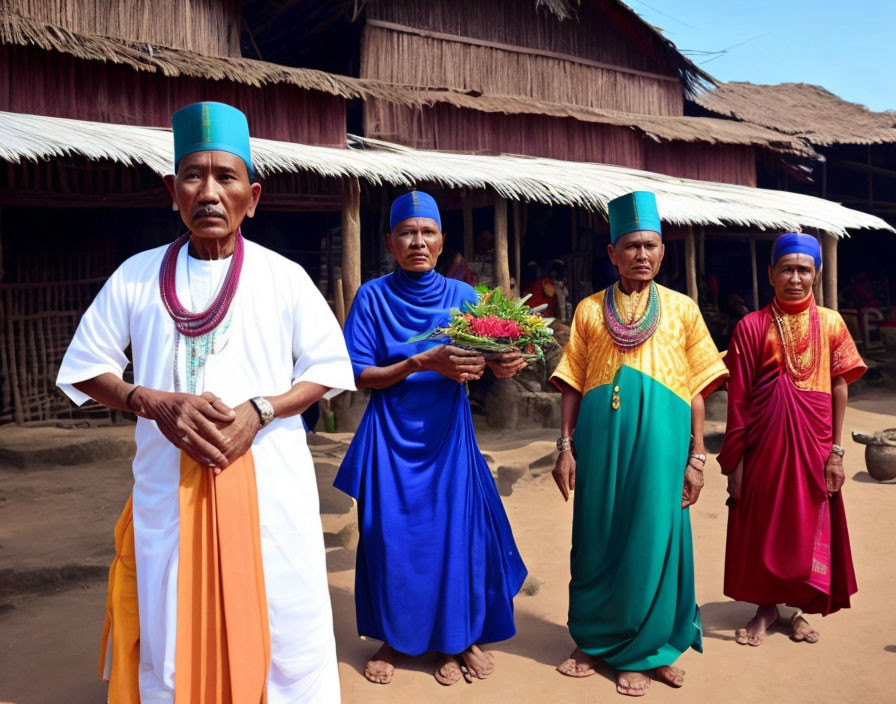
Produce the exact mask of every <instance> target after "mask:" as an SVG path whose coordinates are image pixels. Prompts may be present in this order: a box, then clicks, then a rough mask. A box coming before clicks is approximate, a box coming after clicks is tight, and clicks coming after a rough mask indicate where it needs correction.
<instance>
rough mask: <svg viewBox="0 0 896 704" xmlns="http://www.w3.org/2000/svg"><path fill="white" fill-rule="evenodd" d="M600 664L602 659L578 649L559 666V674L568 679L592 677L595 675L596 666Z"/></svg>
mask: <svg viewBox="0 0 896 704" xmlns="http://www.w3.org/2000/svg"><path fill="white" fill-rule="evenodd" d="M599 662H600V658H596V657H594V656H593V655H589V654H588V653H585V652H583V651H582V649H581V648H576V649H575V650H573V651H572V653H570V656H569V657H568V658H566V660H564V661H563V662H561V663H560V664H559V665H558V666H557V672H559V673H560V674H561V675H566V676H567V677H590V676H591V675H593V674H594V666H595V665H597V663H599Z"/></svg>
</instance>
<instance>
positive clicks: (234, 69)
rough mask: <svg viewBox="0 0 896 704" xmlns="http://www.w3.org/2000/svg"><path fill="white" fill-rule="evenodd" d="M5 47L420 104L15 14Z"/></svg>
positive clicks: (1, 20) (320, 77)
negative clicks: (42, 50)
mask: <svg viewBox="0 0 896 704" xmlns="http://www.w3.org/2000/svg"><path fill="white" fill-rule="evenodd" d="M0 43H3V44H16V45H20V46H36V47H39V48H40V49H44V50H46V51H58V52H62V53H65V54H70V55H71V56H74V57H76V58H79V59H83V60H86V61H103V62H108V63H113V64H121V65H125V66H128V67H130V68H132V69H134V70H135V71H148V72H150V73H160V74H162V75H165V76H171V77H175V76H189V77H192V78H206V79H211V80H218V81H233V82H235V83H243V84H246V85H251V86H255V87H256V88H260V87H262V86H265V85H272V84H278V83H279V84H290V85H294V86H298V87H299V88H304V89H306V90H315V91H321V92H323V93H329V94H330V95H337V96H341V97H343V98H347V99H348V98H361V99H365V98H381V99H383V100H389V101H392V102H398V103H404V104H416V100H415V98H414V97H413V96H412V95H410V94H409V93H408V92H407V91H405V90H403V89H401V88H399V87H397V86H389V85H388V84H385V83H381V82H378V81H371V80H364V79H360V78H352V77H349V76H339V75H336V74H332V73H325V72H324V71H317V70H314V69H308V68H293V67H289V66H281V65H279V64H272V63H267V62H265V61H256V60H254V59H240V58H227V57H220V56H208V55H205V54H199V53H196V52H195V51H189V50H187V49H172V48H170V47H163V46H154V45H151V44H144V43H137V42H130V41H126V40H124V39H116V38H113V37H100V36H97V35H91V34H81V33H78V32H72V31H70V30H68V29H66V28H65V27H61V26H59V25H54V24H47V23H46V22H40V21H37V20H34V19H31V18H28V17H22V16H21V15H15V14H0Z"/></svg>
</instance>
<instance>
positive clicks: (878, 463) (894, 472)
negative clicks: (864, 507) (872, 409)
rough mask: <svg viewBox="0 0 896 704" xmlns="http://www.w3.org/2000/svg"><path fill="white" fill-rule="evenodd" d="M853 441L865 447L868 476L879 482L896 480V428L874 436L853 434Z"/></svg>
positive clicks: (882, 431)
mask: <svg viewBox="0 0 896 704" xmlns="http://www.w3.org/2000/svg"><path fill="white" fill-rule="evenodd" d="M852 439H853V440H855V441H856V442H857V443H859V444H861V445H865V466H866V467H867V468H868V474H870V475H871V476H872V477H874V478H875V479H877V481H879V482H885V481H888V480H890V479H896V428H889V429H887V430H881V431H880V432H878V433H875V434H874V435H865V434H864V433H855V432H854V433H853V434H852Z"/></svg>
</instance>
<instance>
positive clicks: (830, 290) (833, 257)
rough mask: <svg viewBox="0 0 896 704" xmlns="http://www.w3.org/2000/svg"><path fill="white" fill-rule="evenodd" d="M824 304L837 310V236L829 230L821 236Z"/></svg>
mask: <svg viewBox="0 0 896 704" xmlns="http://www.w3.org/2000/svg"><path fill="white" fill-rule="evenodd" d="M821 249H822V257H821V261H822V268H821V272H822V276H824V306H825V308H830V309H831V310H837V238H836V237H834V235H832V234H830V233H829V232H825V233H824V234H822V236H821Z"/></svg>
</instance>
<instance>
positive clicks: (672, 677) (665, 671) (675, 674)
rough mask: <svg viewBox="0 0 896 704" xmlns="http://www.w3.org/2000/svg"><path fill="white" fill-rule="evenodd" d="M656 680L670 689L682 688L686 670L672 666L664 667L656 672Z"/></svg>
mask: <svg viewBox="0 0 896 704" xmlns="http://www.w3.org/2000/svg"><path fill="white" fill-rule="evenodd" d="M654 674H655V675H656V678H657V679H658V680H659V681H660V682H664V683H666V684H667V685H669V686H670V687H676V688H677V687H681V686H682V685H683V684H684V670H682V669H681V668H679V667H672V666H671V665H662V666H661V667H658V668H656V670H654Z"/></svg>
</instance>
